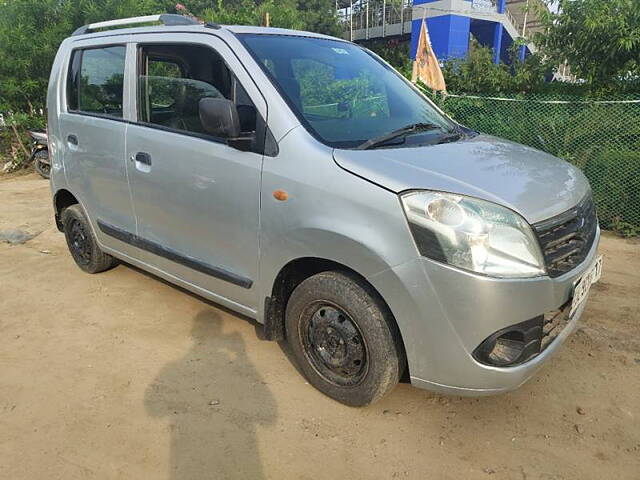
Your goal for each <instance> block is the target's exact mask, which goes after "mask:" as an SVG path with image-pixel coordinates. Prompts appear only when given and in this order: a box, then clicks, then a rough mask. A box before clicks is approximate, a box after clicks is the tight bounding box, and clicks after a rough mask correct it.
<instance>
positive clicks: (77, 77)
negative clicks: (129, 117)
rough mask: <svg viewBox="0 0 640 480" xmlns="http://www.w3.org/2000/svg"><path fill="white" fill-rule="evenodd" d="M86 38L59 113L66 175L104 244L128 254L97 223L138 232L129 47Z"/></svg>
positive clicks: (74, 55)
mask: <svg viewBox="0 0 640 480" xmlns="http://www.w3.org/2000/svg"><path fill="white" fill-rule="evenodd" d="M100 42H101V43H102V44H100V43H97V41H96V40H81V41H79V42H77V44H76V45H74V48H73V50H72V51H71V55H70V58H69V61H68V71H67V85H66V95H65V97H66V102H65V105H63V108H62V109H61V110H63V111H61V112H60V117H59V118H60V122H59V124H60V134H61V139H62V149H63V159H64V171H65V176H66V178H67V182H68V184H69V187H70V189H71V191H72V192H73V194H74V195H76V197H78V199H79V201H80V203H81V204H82V206H83V207H84V209H85V210H86V212H87V213H88V215H89V218H90V220H91V222H92V224H93V227H94V231H95V232H96V235H97V237H98V240H99V241H100V243H101V244H103V245H104V246H106V247H111V248H114V249H116V250H118V251H122V252H124V253H127V252H128V251H130V250H131V247H130V245H128V244H126V243H122V242H119V241H117V240H116V239H114V238H113V237H110V236H107V235H105V234H104V233H103V232H102V231H101V230H100V229H99V228H98V221H100V222H104V223H106V224H109V225H113V226H114V227H116V228H119V229H122V230H131V231H133V230H134V229H135V216H134V214H133V208H132V204H131V196H130V193H129V185H128V180H127V170H126V152H125V131H126V128H127V123H126V122H125V121H124V118H125V115H124V111H125V105H126V104H127V92H125V88H124V85H125V69H126V68H125V65H126V58H127V54H126V52H127V46H126V44H125V43H112V44H107V45H104V43H105V42H104V40H100Z"/></svg>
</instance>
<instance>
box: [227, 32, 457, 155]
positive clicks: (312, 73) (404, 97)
mask: <svg viewBox="0 0 640 480" xmlns="http://www.w3.org/2000/svg"><path fill="white" fill-rule="evenodd" d="M239 37H240V38H241V40H242V41H243V43H244V44H245V46H246V47H247V48H248V50H249V51H250V52H251V53H252V55H253V56H254V58H255V59H256V61H258V62H259V63H260V65H261V66H262V67H263V69H264V70H265V71H266V72H267V74H268V75H269V76H270V77H271V79H272V81H273V82H274V84H275V85H276V86H277V87H278V89H279V90H280V92H281V93H282V94H283V96H284V97H285V99H286V100H287V102H288V103H289V105H290V106H291V108H292V109H293V110H294V112H295V113H296V115H297V116H298V118H299V119H300V121H301V122H302V123H303V124H304V125H305V127H306V128H307V129H308V130H309V131H310V132H311V133H312V134H314V135H315V136H316V137H317V138H318V139H320V140H321V141H323V142H324V143H325V144H327V145H330V146H332V147H336V148H355V147H358V146H360V145H363V144H364V143H365V142H367V141H372V140H375V139H377V138H379V137H383V136H385V135H386V134H389V133H390V132H394V131H396V130H400V129H402V128H404V127H407V126H408V125H416V124H433V126H434V128H433V129H432V130H429V131H426V132H425V131H422V130H420V129H417V130H408V131H407V132H405V134H406V135H410V134H413V135H418V134H420V135H426V136H430V137H431V138H433V137H434V136H437V135H439V136H442V135H446V134H448V133H450V132H452V131H454V129H455V125H454V124H453V123H452V122H451V121H450V120H448V119H447V118H446V117H444V116H443V115H442V114H441V113H440V112H438V111H437V110H436V109H435V108H434V107H433V105H431V104H430V103H429V102H428V101H427V100H426V99H425V98H424V97H423V96H422V95H420V94H419V93H417V92H416V91H415V90H414V89H412V88H411V87H410V86H409V85H408V84H407V83H406V82H405V80H404V79H402V78H401V77H400V75H399V74H398V73H396V72H395V71H394V70H393V69H391V68H390V67H389V66H387V65H385V64H384V63H382V62H380V61H379V60H378V59H377V58H375V56H373V55H371V54H370V53H368V52H367V51H366V50H364V49H363V48H361V47H359V46H357V45H354V44H351V43H346V42H341V41H339V40H327V39H321V38H309V37H296V36H286V35H264V34H241V35H239ZM394 138H395V137H394ZM390 142H391V140H390ZM401 142H404V140H403V139H400V140H395V142H394V144H398V143H401ZM371 143H373V142H371Z"/></svg>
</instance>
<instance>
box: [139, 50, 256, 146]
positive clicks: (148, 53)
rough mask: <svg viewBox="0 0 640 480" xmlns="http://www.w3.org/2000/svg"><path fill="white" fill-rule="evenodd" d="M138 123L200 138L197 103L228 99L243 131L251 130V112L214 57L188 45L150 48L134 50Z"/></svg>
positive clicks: (253, 116)
mask: <svg viewBox="0 0 640 480" xmlns="http://www.w3.org/2000/svg"><path fill="white" fill-rule="evenodd" d="M140 56H141V62H140V65H141V69H140V71H139V72H138V120H139V121H141V122H144V123H147V124H153V125H159V126H162V127H165V128H170V129H172V130H179V131H185V132H191V133H197V134H200V135H206V131H205V130H204V127H203V126H202V123H201V121H200V115H199V110H198V109H199V103H200V100H202V99H203V98H207V97H212V98H226V99H229V100H233V101H234V102H235V104H236V107H237V108H238V113H239V116H240V124H241V128H242V130H243V132H252V131H255V128H256V113H255V107H254V106H253V104H252V102H251V100H250V99H249V97H248V95H247V94H246V92H245V91H244V89H243V88H242V86H241V85H240V84H239V83H238V82H237V80H236V79H235V77H234V76H233V74H232V73H231V71H230V70H229V69H228V67H227V66H226V64H225V63H224V61H223V60H222V58H221V57H220V55H219V54H218V53H217V52H215V51H214V50H213V49H211V48H209V47H205V46H202V45H192V44H161V45H160V44H154V45H147V46H141V47H140Z"/></svg>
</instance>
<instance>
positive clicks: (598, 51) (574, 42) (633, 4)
mask: <svg viewBox="0 0 640 480" xmlns="http://www.w3.org/2000/svg"><path fill="white" fill-rule="evenodd" d="M547 1H548V2H549V0H547ZM539 15H540V18H541V20H542V22H543V25H544V26H545V31H544V32H542V33H539V34H537V35H536V38H535V39H534V40H535V43H536V44H537V45H538V46H539V47H540V48H541V49H542V51H543V52H544V53H545V54H546V55H547V56H548V57H549V59H551V60H553V61H555V62H556V63H557V64H560V63H564V61H565V60H566V61H567V62H568V64H569V65H570V67H571V70H572V71H573V73H575V74H576V75H577V76H578V77H581V78H583V79H584V80H586V81H587V82H588V83H589V84H590V85H592V86H593V88H595V89H600V88H606V87H612V86H615V85H616V84H617V83H619V82H620V81H622V80H624V79H628V78H634V77H635V78H637V76H638V75H640V54H639V53H638V52H639V51H640V5H639V4H638V0H606V1H603V0H560V2H559V9H558V13H553V12H551V11H549V10H548V9H540V11H539Z"/></svg>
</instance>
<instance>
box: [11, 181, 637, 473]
mask: <svg viewBox="0 0 640 480" xmlns="http://www.w3.org/2000/svg"><path fill="white" fill-rule="evenodd" d="M52 217H53V214H52V210H51V205H50V200H49V185H48V182H46V181H45V180H42V179H40V178H39V177H36V176H35V175H27V176H20V177H15V178H9V179H6V178H5V179H4V180H3V179H0V231H1V230H5V229H23V230H27V231H29V232H31V233H37V234H38V235H37V236H36V237H35V238H33V239H32V240H30V241H29V242H27V243H26V244H24V245H15V246H11V245H8V244H6V243H2V244H0V478H2V479H12V480H17V479H44V478H50V479H65V480H71V479H93V478H100V479H120V478H127V479H176V480H188V479H224V478H242V479H249V478H250V479H260V478H270V479H289V478H291V479H324V478H332V479H346V478H350V479H360V478H388V479H393V478H412V479H413V478H416V479H436V478H437V479H476V478H478V479H527V480H530V479H573V478H575V479H592V478H593V479H605V478H606V479H640V325H639V320H640V242H638V241H633V240H623V239H619V238H616V237H613V236H611V235H605V236H604V238H603V239H602V243H601V251H602V253H603V254H604V257H605V263H604V274H603V277H602V280H601V282H600V283H599V284H598V285H597V286H596V287H594V288H595V290H594V291H593V292H592V295H591V298H590V299H589V304H588V307H587V309H586V313H585V315H584V317H583V319H582V321H581V324H580V327H579V328H578V330H577V331H576V333H575V334H574V335H573V336H572V337H571V338H570V340H568V342H567V343H566V344H565V346H564V348H562V349H561V350H560V352H558V353H557V354H556V355H555V356H554V357H553V359H552V360H551V361H550V362H548V363H547V365H546V366H545V367H544V368H543V370H542V371H541V372H540V373H539V374H538V375H537V376H536V377H534V378H533V379H532V380H531V381H530V382H529V383H527V384H525V385H524V386H523V387H522V388H520V389H519V390H518V391H516V392H513V393H510V394H506V395H502V396H497V397H486V398H480V399H470V398H459V397H444V396H438V395H434V394H431V393H429V392H426V391H423V390H418V389H416V388H413V387H411V386H410V385H406V384H403V385H400V386H399V387H398V388H397V389H396V390H395V391H393V392H392V393H391V395H389V396H387V397H386V398H385V399H383V400H382V401H381V402H379V403H378V404H376V405H373V406H371V407H368V408H364V409H354V408H349V407H345V406H342V405H340V404H338V403H336V402H334V401H332V400H330V399H328V398H326V397H324V396H323V395H321V394H320V393H318V392H317V391H316V390H314V389H313V388H312V387H311V386H310V385H308V384H307V383H306V382H305V380H304V379H303V378H302V377H301V376H300V374H299V373H298V372H297V371H296V369H295V368H294V367H293V366H292V365H291V364H290V363H289V361H288V360H287V357H286V355H285V354H284V353H283V351H282V349H281V348H280V346H279V345H278V344H277V343H273V342H266V341H261V340H259V339H258V337H257V336H256V327H255V325H254V324H253V323H251V322H249V321H247V320H246V319H243V318H239V317H237V316H235V315H233V314H231V313H230V312H228V311H226V310H224V309H222V308H220V307H217V306H216V305H214V304H210V303H207V302H205V301H203V300H202V299H199V298H197V297H194V296H192V295H189V294H187V293H185V292H184V291H181V290H179V289H177V288H174V287H172V286H170V285H168V284H166V283H163V282H162V281H159V280H158V279H156V278H154V277H152V276H150V275H147V274H145V273H142V272H141V271H139V270H136V269H134V268H132V267H128V266H125V265H121V266H118V267H117V268H115V269H114V270H111V271H109V272H106V273H103V274H100V275H87V274H84V273H82V272H81V271H80V270H79V269H78V268H77V267H76V266H75V265H74V263H73V261H72V259H71V256H70V255H69V254H68V253H67V249H66V245H65V243H64V238H63V236H62V234H60V233H58V232H57V230H56V229H55V227H54V225H53V221H52Z"/></svg>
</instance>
